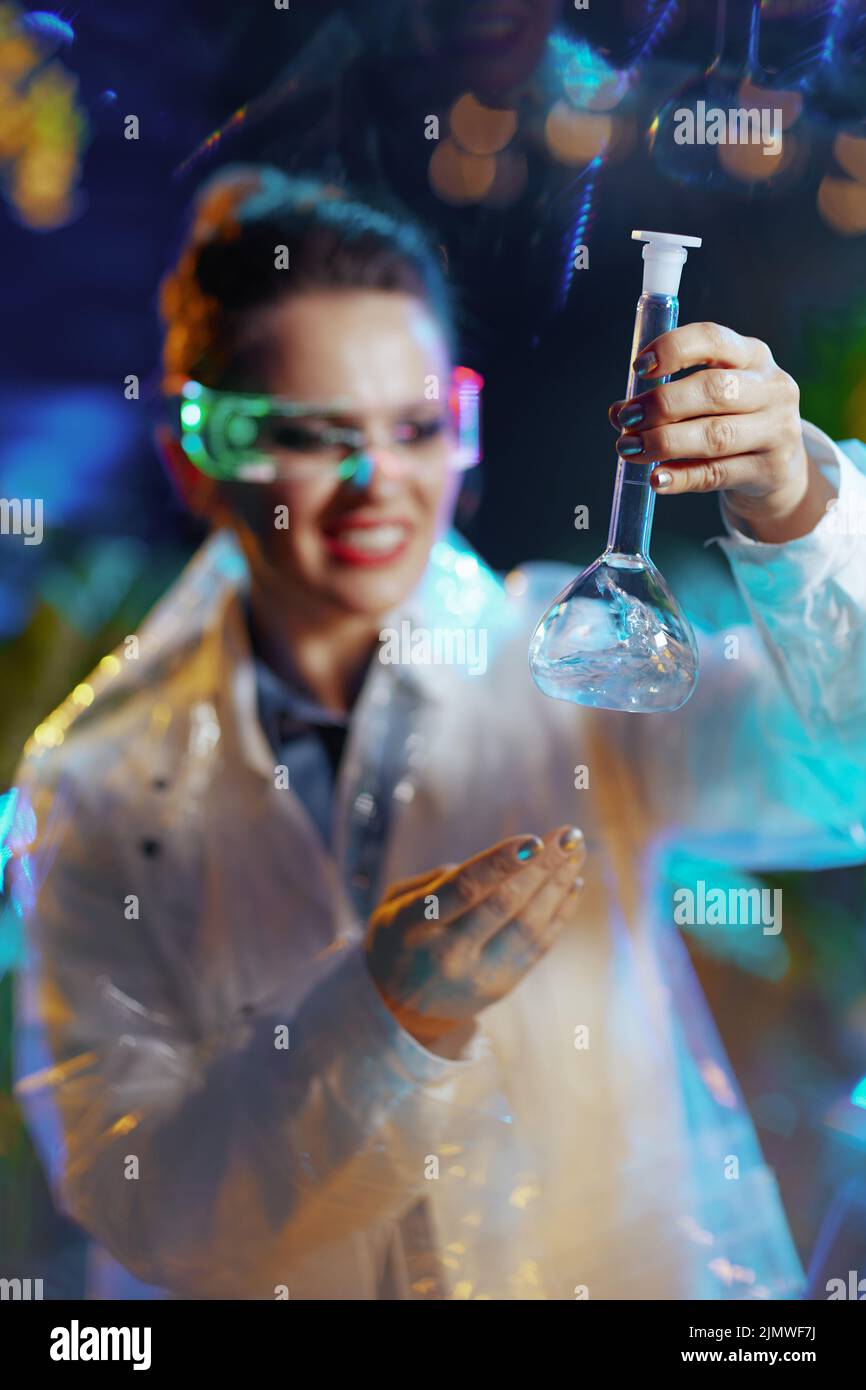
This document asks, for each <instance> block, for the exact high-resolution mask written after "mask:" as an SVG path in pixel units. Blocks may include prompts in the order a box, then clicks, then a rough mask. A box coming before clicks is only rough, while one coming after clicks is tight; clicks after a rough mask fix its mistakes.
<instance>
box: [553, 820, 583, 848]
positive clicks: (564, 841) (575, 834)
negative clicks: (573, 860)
mask: <svg viewBox="0 0 866 1390" xmlns="http://www.w3.org/2000/svg"><path fill="white" fill-rule="evenodd" d="M582 843H583V835H582V834H581V832H580V831H579V830H578V829H577V827H576V826H574V825H570V826H569V827H568V829H567V830H563V832H562V834H561V835H560V837H559V848H560V849H561V850H563V851H564V852H565V853H566V854H570V853H571V851H572V850H573V849H577V847H578V845H579V844H582Z"/></svg>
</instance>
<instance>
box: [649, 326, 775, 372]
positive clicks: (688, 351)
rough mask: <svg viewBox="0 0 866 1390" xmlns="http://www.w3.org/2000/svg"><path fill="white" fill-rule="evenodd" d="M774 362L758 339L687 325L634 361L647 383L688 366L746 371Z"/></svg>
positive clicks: (656, 340)
mask: <svg viewBox="0 0 866 1390" xmlns="http://www.w3.org/2000/svg"><path fill="white" fill-rule="evenodd" d="M771 361H772V353H771V352H770V349H769V348H768V347H767V345H766V343H762V342H761V341H760V340H759V339H758V338H744V337H743V335H742V334H741V333H735V332H734V330H733V328H725V327H724V325H723V324H720V323H685V324H683V326H682V327H681V328H672V329H670V330H669V332H667V333H661V334H660V335H659V337H658V338H653V340H652V341H651V342H649V343H647V344H646V346H645V347H644V348H643V349H642V350H641V352H640V353H639V354H638V356H637V357H636V358H635V360H634V369H635V371H636V372H637V374H638V376H640V377H642V378H643V379H644V380H645V381H651V380H655V379H656V378H657V377H660V376H673V375H674V373H675V372H682V371H685V370H686V368H687V367H700V366H703V365H705V364H706V365H708V366H716V367H739V368H741V369H746V368H748V367H751V366H756V365H758V364H760V365H767V364H769V362H771Z"/></svg>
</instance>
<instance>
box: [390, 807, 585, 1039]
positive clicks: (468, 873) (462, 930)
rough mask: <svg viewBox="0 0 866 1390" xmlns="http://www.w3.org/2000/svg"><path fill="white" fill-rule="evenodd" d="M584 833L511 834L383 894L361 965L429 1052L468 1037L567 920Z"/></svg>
mask: <svg viewBox="0 0 866 1390" xmlns="http://www.w3.org/2000/svg"><path fill="white" fill-rule="evenodd" d="M585 858H586V849H585V846H584V841H583V836H582V834H581V832H580V831H579V830H577V829H575V827H573V826H560V827H559V828H558V829H556V830H552V831H550V832H549V834H547V835H546V836H545V837H544V839H543V840H542V839H539V838H538V836H535V835H529V836H527V835H515V836H512V837H511V838H509V839H507V840H500V842H499V843H498V844H496V845H492V846H491V848H490V849H486V850H483V851H482V853H480V854H476V855H474V856H473V858H471V859H467V860H466V861H465V862H464V863H463V864H446V865H442V866H440V867H439V868H438V869H431V870H429V872H427V873H423V874H417V875H416V876H415V877H414V878H411V879H401V880H400V881H399V882H397V883H393V884H392V885H391V887H390V888H389V889H388V891H387V893H386V894H385V897H384V898H383V900H382V902H381V903H380V904H379V906H378V907H377V908H376V910H375V912H374V913H373V915H372V917H371V919H370V926H369V930H368V932H367V938H366V942H365V950H366V959H367V966H368V969H369V971H370V974H371V975H372V977H373V980H374V982H375V984H376V987H377V988H378V990H379V993H380V994H381V995H382V998H383V999H384V1001H385V1003H386V1004H387V1006H388V1008H389V1009H390V1010H391V1012H392V1014H393V1015H394V1017H395V1018H396V1019H397V1021H398V1023H400V1024H401V1026H402V1027H403V1028H405V1029H406V1031H407V1032H409V1033H411V1034H412V1036H413V1037H414V1038H416V1039H417V1040H418V1042H420V1043H421V1044H422V1045H424V1046H426V1047H433V1048H434V1050H439V1048H438V1046H437V1045H438V1044H441V1043H442V1042H443V1041H444V1040H447V1039H448V1037H449V1036H450V1035H455V1034H461V1033H462V1034H463V1035H464V1036H465V1035H466V1033H467V1032H471V1030H472V1027H473V1026H474V1020H475V1016H476V1015H477V1014H479V1013H480V1012H481V1010H482V1009H486V1008H487V1006H488V1005H489V1004H494V1003H496V1001H497V1000H499V999H502V998H503V997H504V996H505V995H506V994H509V993H510V992H511V990H513V989H514V987H515V985H518V984H519V983H520V981H521V980H522V979H523V977H524V975H526V974H527V973H528V971H530V970H531V969H532V967H533V966H534V965H535V963H536V962H537V961H538V960H540V958H541V957H542V956H543V955H544V954H545V952H546V951H548V950H549V949H550V947H551V946H552V945H553V943H554V941H555V940H556V938H557V936H558V935H559V933H560V932H561V931H562V929H563V927H564V926H565V925H566V924H567V923H568V922H569V921H570V920H572V919H573V914H574V909H575V904H576V899H577V897H578V894H579V892H580V889H581V887H582V886H583V880H582V879H581V878H580V877H579V871H580V868H581V866H582V865H583V862H584V859H585Z"/></svg>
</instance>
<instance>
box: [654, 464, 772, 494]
mask: <svg viewBox="0 0 866 1390" xmlns="http://www.w3.org/2000/svg"><path fill="white" fill-rule="evenodd" d="M764 462H765V461H764V459H763V458H762V457H761V455H759V454H738V455H736V456H735V457H734V458H729V459H725V460H724V462H717V461H713V462H711V463H707V461H706V460H705V459H680V460H678V461H677V462H676V463H666V464H664V466H662V467H659V468H655V469H653V472H652V473H651V474H650V483H651V484H652V487H653V489H654V490H655V491H656V492H662V493H664V494H665V496H668V495H669V494H671V495H672V494H674V493H678V492H722V491H727V490H728V489H732V488H734V489H740V490H743V491H746V490H748V488H749V487H754V485H755V479H756V478H757V477H760V475H761V470H762V469H763V467H764Z"/></svg>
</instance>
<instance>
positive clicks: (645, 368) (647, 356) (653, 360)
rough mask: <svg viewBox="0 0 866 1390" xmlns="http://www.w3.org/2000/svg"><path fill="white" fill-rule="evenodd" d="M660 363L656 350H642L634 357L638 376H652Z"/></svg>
mask: <svg viewBox="0 0 866 1390" xmlns="http://www.w3.org/2000/svg"><path fill="white" fill-rule="evenodd" d="M658 364H659V359H658V358H657V357H656V355H655V353H654V352H642V353H640V355H639V356H638V357H636V358H635V359H634V369H635V371H636V372H637V374H638V376H652V374H653V372H654V371H655V369H656V367H657V366H658Z"/></svg>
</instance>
